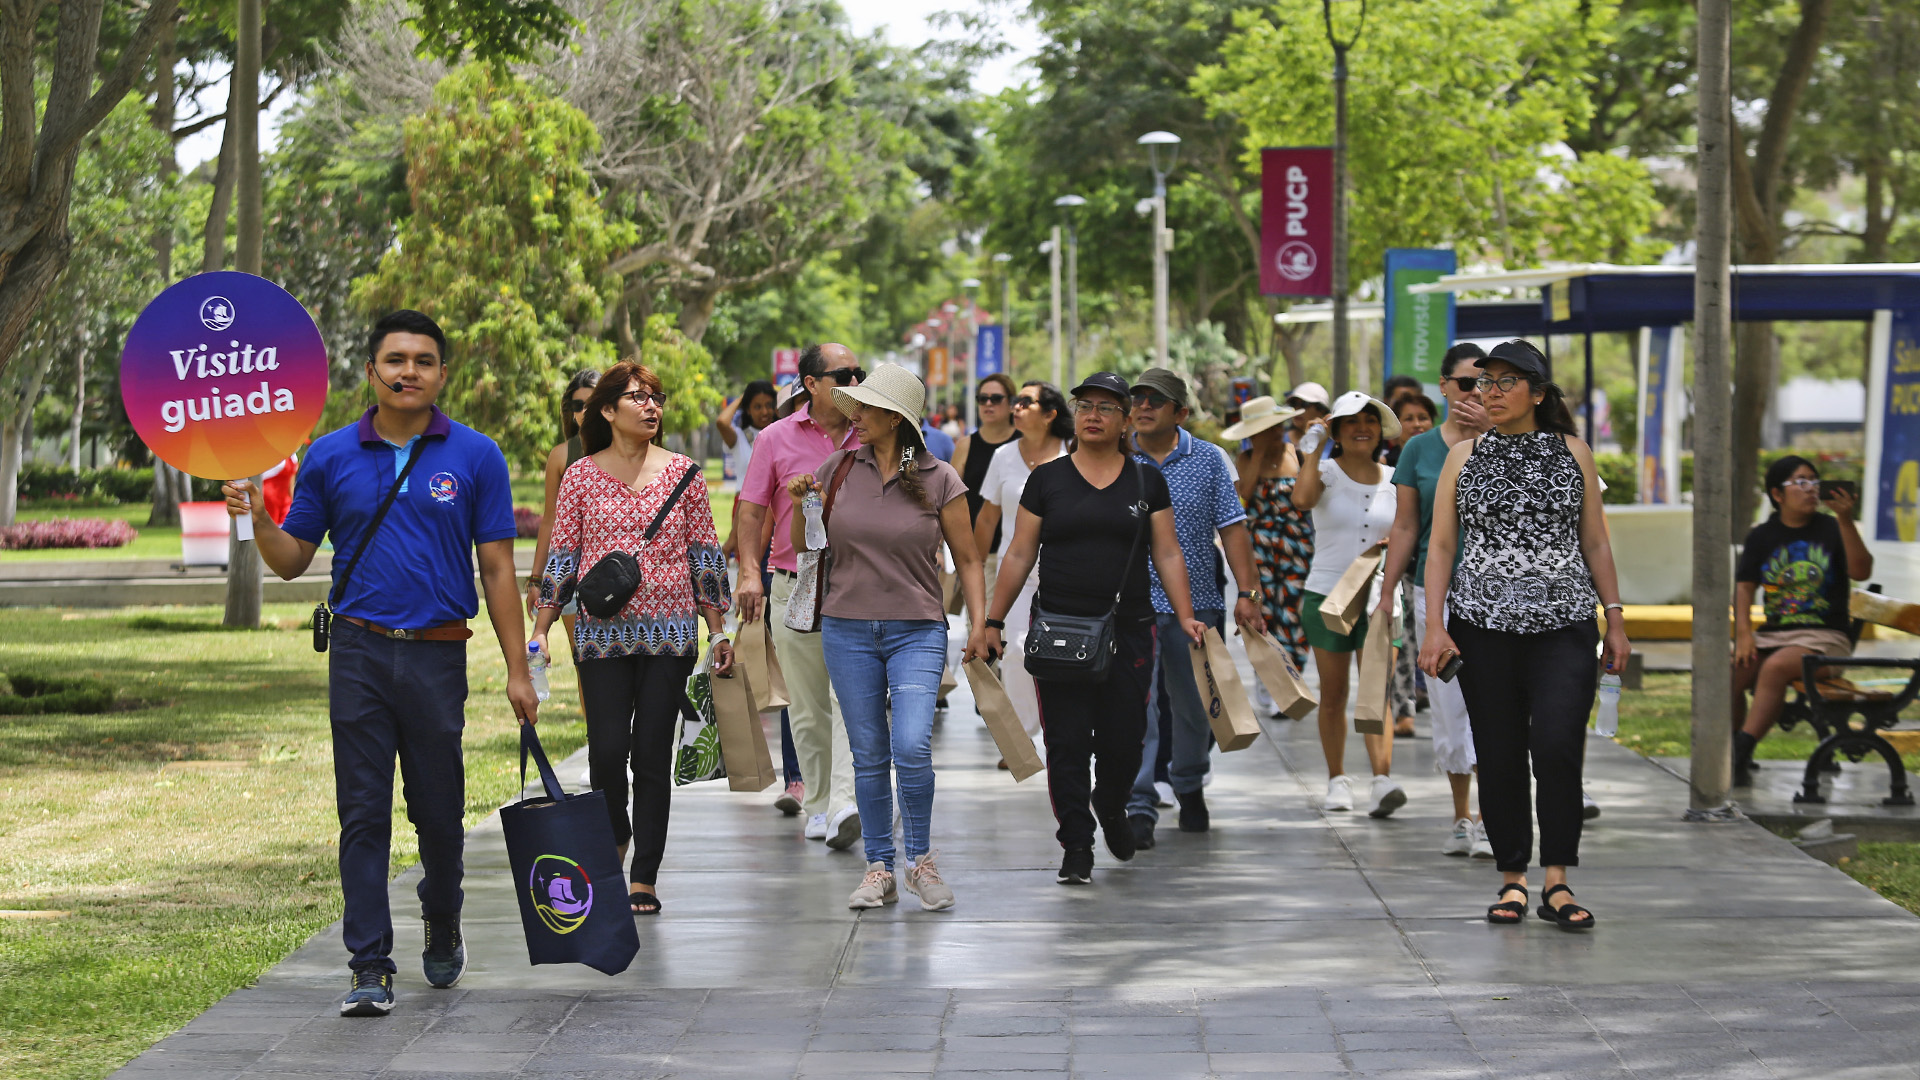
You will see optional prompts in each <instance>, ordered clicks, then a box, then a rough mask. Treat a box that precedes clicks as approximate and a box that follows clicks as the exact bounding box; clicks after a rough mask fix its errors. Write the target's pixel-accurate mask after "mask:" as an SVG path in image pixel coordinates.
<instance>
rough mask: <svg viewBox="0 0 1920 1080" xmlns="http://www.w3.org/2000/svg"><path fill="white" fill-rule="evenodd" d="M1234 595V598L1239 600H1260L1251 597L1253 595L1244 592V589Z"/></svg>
mask: <svg viewBox="0 0 1920 1080" xmlns="http://www.w3.org/2000/svg"><path fill="white" fill-rule="evenodd" d="M1235 595H1236V597H1237V598H1238V599H1241V600H1258V599H1260V598H1259V597H1257V596H1255V595H1253V593H1252V592H1250V591H1248V590H1246V589H1241V590H1240V591H1239V592H1238V593H1236V594H1235Z"/></svg>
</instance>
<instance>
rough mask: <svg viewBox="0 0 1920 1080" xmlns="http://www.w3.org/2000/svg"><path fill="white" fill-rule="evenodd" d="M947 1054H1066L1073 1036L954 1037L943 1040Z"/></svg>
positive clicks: (1071, 1047)
mask: <svg viewBox="0 0 1920 1080" xmlns="http://www.w3.org/2000/svg"><path fill="white" fill-rule="evenodd" d="M943 1044H944V1045H945V1047H946V1049H947V1052H948V1053H955V1054H964V1053H982V1054H1066V1053H1071V1052H1072V1051H1073V1036H1071V1035H1068V1034H1067V1033H1066V1032H1057V1033H1054V1034H1050V1035H955V1034H949V1035H947V1037H946V1038H945V1039H944V1040H943Z"/></svg>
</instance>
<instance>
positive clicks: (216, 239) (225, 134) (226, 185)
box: [200, 94, 240, 274]
mask: <svg viewBox="0 0 1920 1080" xmlns="http://www.w3.org/2000/svg"><path fill="white" fill-rule="evenodd" d="M228 96H229V97H231V96H232V95H231V94H229V95H228ZM227 115H228V118H229V119H228V122H227V123H225V124H222V125H221V127H220V158H219V162H218V164H216V165H215V166H214V167H213V203H212V205H210V206H209V207H208V208H207V229H206V245H205V248H204V249H203V250H202V252H201V255H200V272H201V273H203V274H210V273H212V272H214V271H215V270H225V269H226V268H227V215H228V214H229V213H231V212H232V211H233V182H234V173H235V172H237V171H238V162H237V158H238V155H239V145H240V144H239V143H238V142H237V141H236V140H235V138H234V127H235V125H234V123H233V121H232V119H231V118H232V115H233V110H232V109H228V110H227Z"/></svg>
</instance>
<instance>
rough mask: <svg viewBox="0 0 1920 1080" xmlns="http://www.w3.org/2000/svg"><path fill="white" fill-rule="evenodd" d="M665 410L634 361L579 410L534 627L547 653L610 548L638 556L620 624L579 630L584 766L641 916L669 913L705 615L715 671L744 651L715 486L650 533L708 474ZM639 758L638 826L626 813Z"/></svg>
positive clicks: (583, 625) (585, 621) (610, 374)
mask: <svg viewBox="0 0 1920 1080" xmlns="http://www.w3.org/2000/svg"><path fill="white" fill-rule="evenodd" d="M666 404H667V395H666V392H665V390H663V389H662V388H661V385H660V379H659V378H658V377H657V376H655V375H654V373H653V372H651V371H648V370H647V369H646V368H644V367H642V366H641V365H640V364H638V363H635V362H633V361H622V362H620V363H618V364H615V365H614V366H613V367H611V368H609V369H608V370H607V373H606V374H605V375H603V376H601V378H600V384H599V385H598V386H596V387H595V388H594V391H593V396H592V397H591V398H589V399H588V400H587V409H586V412H584V413H583V414H582V415H581V418H580V435H581V440H582V443H583V449H585V450H586V452H587V456H586V457H583V458H581V459H580V460H579V461H576V462H574V463H573V464H572V465H570V466H568V468H567V471H566V475H565V476H564V477H562V479H561V481H560V494H559V498H558V501H557V504H556V506H555V508H554V522H553V534H552V537H553V538H552V541H551V543H550V548H549V552H548V555H547V565H546V568H545V571H544V573H543V574H542V576H541V581H540V615H539V618H538V621H537V623H536V624H535V628H534V634H533V640H534V641H536V642H538V643H539V645H540V648H541V649H542V651H545V650H546V648H547V629H548V628H549V627H551V626H552V625H553V621H554V619H555V618H556V617H557V616H558V615H559V613H560V606H561V605H562V604H564V603H566V601H567V600H568V598H570V597H571V596H572V595H573V591H574V587H575V585H576V584H577V583H578V581H579V578H580V575H581V574H583V573H585V572H586V571H587V570H588V569H591V568H592V567H593V565H594V564H595V563H597V562H599V561H600V560H601V559H602V558H605V557H606V555H607V554H608V553H609V552H613V551H625V552H629V553H631V554H633V555H634V557H635V558H636V559H638V560H639V563H640V587H639V588H637V589H635V590H634V593H633V597H632V598H631V599H629V600H628V601H627V603H626V606H625V607H623V608H621V609H620V612H619V614H617V615H615V616H614V617H613V618H611V619H601V618H596V617H595V616H593V615H591V614H589V613H588V612H587V611H586V610H585V609H584V608H582V609H581V611H580V617H579V619H578V621H577V622H575V623H574V628H573V636H574V655H575V656H576V657H578V663H579V675H580V696H581V706H582V708H583V710H584V711H585V712H586V714H587V770H588V773H589V774H590V775H591V777H592V779H593V787H594V790H596V791H604V792H606V794H607V810H608V812H609V814H611V816H612V818H613V835H614V837H615V838H616V839H617V840H618V841H619V843H620V859H621V861H622V862H623V863H624V862H625V861H626V857H627V846H628V844H629V842H631V843H632V846H633V865H632V869H631V877H630V878H629V881H630V885H629V890H628V891H629V892H630V893H631V900H632V907H633V910H634V911H635V912H636V913H643V914H653V913H657V912H658V911H659V910H660V898H659V896H658V895H656V894H655V892H654V879H655V877H657V876H658V874H659V872H660V857H661V855H662V854H663V853H664V851H665V849H666V842H667V812H668V808H669V805H670V800H671V798H672V795H673V779H672V776H671V768H672V761H673V730H674V722H675V721H676V720H677V719H678V718H679V716H680V699H681V697H682V695H683V694H684V693H685V692H686V684H687V677H688V676H689V675H691V674H693V664H694V660H695V658H697V657H698V656H699V654H700V627H699V620H700V619H702V618H704V619H705V620H706V623H707V628H708V631H709V632H710V634H711V635H712V638H713V672H714V674H716V675H724V674H726V673H727V671H728V670H730V669H731V668H732V666H733V646H732V644H731V643H730V642H729V641H728V640H727V639H726V636H725V635H724V634H722V633H721V620H722V618H723V617H724V616H725V614H726V611H727V608H728V607H729V606H731V604H732V603H733V596H732V591H731V589H729V588H728V585H727V560H726V557H725V556H724V555H722V554H721V553H720V538H719V536H718V535H716V534H715V532H714V527H713V506H712V504H711V503H710V502H708V501H707V486H706V483H705V481H704V480H702V479H701V478H700V477H699V476H697V475H696V476H695V478H694V482H693V483H692V484H690V485H689V486H688V487H687V489H686V490H685V491H684V492H683V493H682V494H681V495H680V497H679V498H678V499H677V500H675V501H674V504H673V505H672V507H671V508H670V509H668V511H667V514H666V517H665V518H664V519H662V521H661V524H660V529H659V531H658V532H657V533H656V534H655V535H654V538H653V539H652V540H651V541H647V540H645V539H644V536H645V533H646V530H647V527H648V526H649V525H651V524H652V523H653V519H654V517H655V516H656V515H658V514H659V513H660V510H661V507H662V506H664V505H666V502H667V499H668V497H669V496H671V495H672V494H673V492H674V489H675V488H676V487H678V486H679V484H680V479H681V477H682V476H684V475H686V473H687V471H688V470H689V469H695V470H697V469H699V468H700V466H699V464H698V463H696V462H695V461H693V459H691V458H688V457H685V456H683V455H680V454H676V453H674V452H672V451H671V450H668V449H667V448H666V447H663V446H659V445H657V443H656V440H657V438H658V436H659V434H660V419H661V414H662V412H663V410H664V409H665V408H666ZM548 655H552V653H550V652H549V653H548ZM629 766H631V768H632V770H633V820H632V822H631V823H629V822H628V821H627V816H626V806H627V770H628V768H629Z"/></svg>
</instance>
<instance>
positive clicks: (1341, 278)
mask: <svg viewBox="0 0 1920 1080" xmlns="http://www.w3.org/2000/svg"><path fill="white" fill-rule="evenodd" d="M1352 2H1353V0H1320V13H1321V15H1322V16H1323V17H1324V18H1325V20H1326V26H1327V44H1328V45H1331V46H1333V392H1334V394H1335V395H1336V396H1337V395H1340V394H1344V393H1346V392H1347V387H1348V386H1349V385H1350V384H1351V382H1352V376H1353V357H1352V353H1351V344H1350V343H1349V342H1348V341H1347V51H1348V50H1350V49H1352V48H1353V46H1354V44H1355V43H1356V42H1358V41H1359V40H1360V34H1361V31H1363V30H1365V29H1366V25H1367V0H1359V4H1360V18H1359V21H1358V22H1356V23H1355V24H1354V28H1353V33H1352V34H1350V35H1348V36H1347V37H1345V38H1342V37H1340V35H1338V34H1336V33H1334V30H1333V5H1334V4H1335V3H1352Z"/></svg>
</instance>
